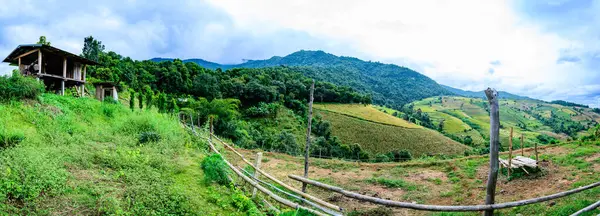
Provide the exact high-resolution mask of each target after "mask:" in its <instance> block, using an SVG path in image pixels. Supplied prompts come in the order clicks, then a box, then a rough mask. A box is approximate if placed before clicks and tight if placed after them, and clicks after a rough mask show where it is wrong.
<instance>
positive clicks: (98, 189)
mask: <svg viewBox="0 0 600 216" xmlns="http://www.w3.org/2000/svg"><path fill="white" fill-rule="evenodd" d="M150 137H153V138H150ZM205 149H206V144H205V143H204V142H203V141H200V140H197V139H195V138H193V137H191V136H190V135H189V133H187V132H186V131H184V129H183V128H182V127H181V126H180V125H179V123H178V120H177V118H176V117H175V116H172V115H168V114H159V113H157V112H156V110H152V111H139V110H138V111H131V110H129V109H127V108H126V107H125V106H123V105H121V104H113V103H101V102H99V101H97V100H95V99H91V98H73V97H68V96H57V95H53V94H46V95H43V96H41V97H40V98H39V101H36V100H29V101H25V102H19V101H12V102H7V103H0V215H113V214H114V215H166V214H176V215H246V212H243V211H241V210H240V209H239V208H238V207H237V206H236V202H237V203H239V199H237V198H236V197H238V198H239V197H240V196H239V195H240V194H238V192H232V191H231V190H230V189H229V188H226V187H221V186H216V185H207V184H204V183H203V181H202V179H203V178H204V173H203V171H202V170H201V169H200V166H199V163H200V161H201V160H202V159H203V158H204V157H205V155H206V153H207V152H206V150H205ZM242 196H243V195H242ZM236 199H237V200H236Z"/></svg>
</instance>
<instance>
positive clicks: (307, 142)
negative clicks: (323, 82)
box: [302, 79, 315, 192]
mask: <svg viewBox="0 0 600 216" xmlns="http://www.w3.org/2000/svg"><path fill="white" fill-rule="evenodd" d="M314 91H315V80H314V79H313V80H312V85H310V97H309V102H308V127H307V128H306V146H305V147H304V177H305V178H308V156H309V154H310V129H311V125H312V105H313V99H314V98H313V94H314ZM306 186H307V184H306V183H302V192H306Z"/></svg>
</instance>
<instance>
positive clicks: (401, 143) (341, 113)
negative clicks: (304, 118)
mask: <svg viewBox="0 0 600 216" xmlns="http://www.w3.org/2000/svg"><path fill="white" fill-rule="evenodd" d="M315 113H316V115H318V116H322V117H323V119H324V120H327V121H329V122H331V125H332V135H334V136H337V137H339V138H340V139H341V140H342V142H343V143H357V144H359V145H360V146H361V147H362V148H363V149H364V150H366V151H367V152H369V153H371V154H378V153H388V152H390V151H395V150H408V151H409V152H410V153H411V154H413V155H414V156H422V155H462V154H463V153H464V152H465V151H466V150H468V149H469V147H467V146H464V145H462V144H460V143H458V142H456V141H454V140H451V139H450V138H447V137H445V136H444V135H442V134H440V133H438V132H437V131H434V130H431V129H427V128H423V127H421V126H419V125H415V124H412V123H409V122H407V121H404V120H402V119H400V118H398V117H394V116H392V115H389V114H386V113H384V112H381V111H379V110H377V109H376V108H374V107H371V106H365V105H360V104H355V105H349V104H316V105H315Z"/></svg>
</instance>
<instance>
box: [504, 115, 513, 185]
mask: <svg viewBox="0 0 600 216" xmlns="http://www.w3.org/2000/svg"><path fill="white" fill-rule="evenodd" d="M512 139H513V128H512V127H511V128H510V137H508V167H507V168H506V171H507V172H508V179H510V168H512Z"/></svg>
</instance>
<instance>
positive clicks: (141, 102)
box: [138, 92, 144, 110]
mask: <svg viewBox="0 0 600 216" xmlns="http://www.w3.org/2000/svg"><path fill="white" fill-rule="evenodd" d="M138 106H139V107H140V110H142V109H144V94H142V93H141V92H140V93H138Z"/></svg>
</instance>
